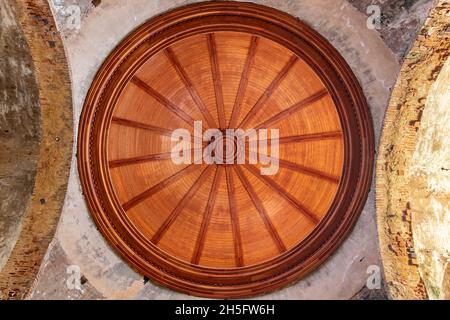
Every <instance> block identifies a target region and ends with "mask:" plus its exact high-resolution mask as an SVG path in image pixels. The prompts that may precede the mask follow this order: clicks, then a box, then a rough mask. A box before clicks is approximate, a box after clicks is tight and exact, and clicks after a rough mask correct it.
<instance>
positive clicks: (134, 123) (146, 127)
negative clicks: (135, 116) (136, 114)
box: [112, 117, 173, 137]
mask: <svg viewBox="0 0 450 320" xmlns="http://www.w3.org/2000/svg"><path fill="white" fill-rule="evenodd" d="M112 122H113V123H116V124H118V125H121V126H125V127H132V128H137V129H143V130H147V131H151V132H155V133H159V134H161V135H163V136H168V137H170V136H172V132H173V130H170V129H166V128H160V127H156V126H152V125H150V124H145V123H141V122H137V121H133V120H128V119H122V118H118V117H114V118H112Z"/></svg>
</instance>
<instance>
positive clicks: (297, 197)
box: [78, 2, 374, 298]
mask: <svg viewBox="0 0 450 320" xmlns="http://www.w3.org/2000/svg"><path fill="white" fill-rule="evenodd" d="M200 121H201V124H202V127H201V128H200V129H199V128H198V125H199V123H200ZM179 129H181V130H182V131H181V132H183V134H184V135H185V136H186V137H189V139H191V135H194V131H195V130H197V131H196V132H200V133H207V132H208V129H217V130H216V131H215V132H216V133H217V132H220V133H223V134H222V135H220V136H216V137H214V138H206V136H205V137H204V139H203V141H201V142H200V143H199V144H198V143H197V144H196V145H193V144H189V148H188V149H187V151H186V150H185V151H184V153H183V154H181V155H184V156H187V153H190V155H191V157H190V159H189V157H186V159H187V160H190V161H184V162H183V163H180V161H174V158H173V154H172V153H171V152H172V151H173V150H174V145H176V144H177V143H179V141H175V140H174V139H173V137H172V134H173V133H174V131H175V130H179ZM227 129H228V130H229V129H234V130H238V129H242V130H244V131H247V132H251V131H249V130H252V129H253V130H254V132H256V134H258V133H259V134H260V135H259V136H258V135H257V136H258V137H259V144H257V145H253V146H250V147H246V148H244V150H245V151H246V152H245V158H244V160H245V161H244V162H245V163H239V164H238V161H236V160H237V154H236V150H237V148H236V147H237V143H236V138H234V137H232V136H229V135H228V132H229V131H227ZM263 129H267V130H268V131H269V132H270V136H267V137H265V139H264V137H263V136H262V134H263V133H264V130H263ZM271 130H272V131H271ZM274 130H278V132H279V147H278V148H277V150H278V153H277V152H276V150H275V148H276V147H277V146H276V145H271V144H270V142H273V141H276V140H270V139H269V137H270V138H275V137H276V131H274ZM261 137H263V138H261ZM218 140H221V141H223V142H224V144H223V145H224V146H226V145H228V147H229V149H227V148H226V147H224V148H223V152H222V151H221V150H222V149H219V150H218V151H217V154H215V153H213V156H214V158H213V161H210V162H206V161H204V160H205V159H204V158H202V157H201V155H202V154H203V152H205V150H207V149H208V146H211V144H213V143H217V141H218ZM186 141H187V140H186ZM189 141H194V139H192V140H189ZM264 143H268V145H269V147H268V150H266V151H268V155H269V157H268V158H267V157H266V158H264V157H263V155H264V152H263V151H264V149H263V148H262V146H263V145H264ZM78 147H79V153H78V155H79V171H80V177H81V182H82V185H83V189H84V192H85V196H86V199H87V203H88V205H89V209H90V211H91V213H92V216H93V218H94V220H95V221H96V223H97V225H98V227H99V229H100V231H101V232H102V233H103V235H104V236H105V237H106V239H107V240H108V241H109V242H110V244H111V245H112V246H113V247H114V248H116V249H117V250H118V251H119V252H120V253H121V254H122V256H123V257H124V258H125V259H126V260H127V261H128V262H129V263H130V264H131V265H132V266H133V267H135V268H136V269H137V270H138V271H140V272H141V273H143V274H144V275H146V276H148V277H150V278H151V279H153V280H154V281H156V282H159V283H161V284H163V285H166V286H169V287H171V288H173V289H176V290H180V291H182V292H186V293H189V294H195V295H200V296H207V297H225V298H231V297H243V296H251V295H255V294H260V293H264V292H268V291H271V290H274V289H276V288H279V287H281V286H283V285H286V284H288V283H289V282H292V281H294V280H296V279H298V278H300V277H301V276H303V275H305V274H306V273H308V272H310V271H311V270H313V269H314V268H315V267H317V266H318V265H319V264H320V263H321V262H323V261H324V260H325V259H326V258H327V257H328V256H329V255H330V254H331V253H332V251H333V250H334V249H335V248H336V247H337V245H338V244H339V243H340V242H341V241H342V240H343V239H344V238H345V236H346V235H347V233H348V232H349V231H350V229H351V227H352V226H353V224H354V223H355V221H356V219H357V217H358V215H359V213H360V212H361V210H362V207H363V205H364V203H365V200H366V197H367V193H368V190H369V187H370V181H371V174H372V165H373V154H374V146H373V132H372V123H371V119H370V115H369V111H368V108H367V105H366V103H365V99H364V97H363V94H362V92H361V89H360V87H359V85H358V83H357V80H356V79H355V77H354V76H353V74H352V73H351V71H350V68H349V67H348V65H347V64H346V63H345V61H344V60H343V58H342V57H341V56H340V55H339V54H338V53H337V52H336V50H334V49H333V48H332V47H331V46H330V44H329V43H328V42H327V41H326V40H324V39H323V38H322V37H321V36H319V35H318V34H317V33H315V32H314V31H313V30H311V29H310V28H309V27H307V26H306V25H304V24H303V23H301V22H299V21H298V20H296V19H294V18H292V17H291V16H289V15H286V14H284V13H281V12H279V11H276V10H274V9H270V8H267V7H262V6H258V5H254V4H247V3H245V4H244V3H234V2H211V3H203V4H196V5H191V6H187V7H183V8H181V9H178V10H175V11H173V12H169V13H166V14H164V15H162V16H160V17H157V18H155V19H153V20H151V21H149V22H147V23H146V24H145V25H143V26H142V27H140V28H139V29H138V30H136V31H135V32H133V33H132V34H131V35H130V36H128V37H127V38H126V39H125V40H124V41H123V42H122V43H121V44H120V45H119V46H118V47H117V48H116V49H115V50H114V52H113V53H112V54H111V56H110V57H109V58H108V59H107V61H106V62H105V63H104V64H103V66H102V68H101V70H100V71H99V72H98V74H97V76H96V78H95V79H94V82H93V84H92V87H91V89H90V91H89V94H88V96H87V98H86V102H85V106H84V109H83V113H82V116H81V123H80V133H79V140H78ZM233 147H234V149H233ZM230 151H231V153H230ZM251 151H254V153H256V155H257V161H256V163H255V162H252V161H251V159H250V152H251ZM199 154H200V158H198V157H197V158H196V157H195V155H199ZM221 160H229V161H221ZM264 160H266V162H264ZM276 164H278V165H276ZM270 165H273V166H274V167H275V170H273V171H272V172H271V174H262V172H263V169H264V168H267V167H268V166H270Z"/></svg>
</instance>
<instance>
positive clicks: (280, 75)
mask: <svg viewBox="0 0 450 320" xmlns="http://www.w3.org/2000/svg"><path fill="white" fill-rule="evenodd" d="M297 61H298V58H297V56H296V55H293V56H292V57H291V58H290V59H289V61H288V62H287V63H286V65H285V66H284V67H283V69H281V70H280V72H279V73H278V75H277V76H276V77H275V79H273V81H272V83H271V84H270V85H269V86H268V87H267V89H266V90H265V91H264V93H263V95H262V96H261V97H260V98H259V99H258V101H257V102H256V104H255V105H254V106H253V107H252V108H251V109H250V111H249V112H248V113H247V115H246V116H245V118H244V119H243V120H242V121H241V123H240V124H239V125H238V128H242V129H244V128H245V126H246V125H247V124H248V122H249V121H250V120H251V119H252V118H253V117H254V116H255V115H256V114H257V113H258V111H259V109H260V108H261V107H262V106H263V105H264V104H265V103H266V101H267V100H268V99H269V97H270V96H271V95H272V93H273V92H274V91H275V90H276V89H277V88H278V86H279V85H280V83H281V81H283V79H284V78H286V76H287V75H288V73H289V71H290V70H291V68H292V67H293V66H294V65H295V63H296V62H297Z"/></svg>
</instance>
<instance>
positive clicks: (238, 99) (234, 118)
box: [228, 36, 259, 129]
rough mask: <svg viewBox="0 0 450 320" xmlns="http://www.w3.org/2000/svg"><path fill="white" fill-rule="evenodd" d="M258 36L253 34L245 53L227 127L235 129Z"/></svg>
mask: <svg viewBox="0 0 450 320" xmlns="http://www.w3.org/2000/svg"><path fill="white" fill-rule="evenodd" d="M258 43H259V38H258V37H256V36H253V37H252V39H251V41H250V47H249V49H248V53H247V59H246V61H245V65H244V70H243V71H242V76H241V81H240V82H239V88H238V92H237V94H236V99H235V101H234V106H233V111H232V112H231V118H230V123H229V125H228V127H229V128H232V129H235V127H236V124H237V119H238V117H239V113H240V111H241V106H242V101H243V100H244V95H245V91H246V90H247V85H248V79H249V75H250V70H251V68H252V66H253V63H254V60H255V56H256V50H257V48H258Z"/></svg>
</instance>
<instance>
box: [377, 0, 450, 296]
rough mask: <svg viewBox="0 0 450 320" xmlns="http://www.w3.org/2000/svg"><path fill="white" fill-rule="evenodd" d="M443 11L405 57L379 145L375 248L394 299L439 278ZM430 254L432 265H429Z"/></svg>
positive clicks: (448, 6) (443, 223) (445, 4)
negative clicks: (436, 256)
mask: <svg viewBox="0 0 450 320" xmlns="http://www.w3.org/2000/svg"><path fill="white" fill-rule="evenodd" d="M449 13H450V2H449V1H448V0H441V1H440V2H439V4H438V5H437V6H436V7H435V8H434V9H433V10H432V12H431V13H430V16H429V18H428V19H427V21H426V23H425V26H424V27H423V28H422V30H421V32H420V35H419V37H418V39H417V41H416V42H415V44H414V46H413V48H412V49H411V51H410V52H409V54H408V56H407V57H406V59H405V62H404V65H403V67H402V71H401V73H400V76H399V79H398V81H397V84H396V86H395V89H394V92H393V94H392V98H391V102H390V104H389V107H388V110H387V114H386V120H385V128H384V130H383V136H382V140H381V143H380V149H379V155H378V162H377V185H376V188H377V197H376V199H377V216H378V230H379V237H380V251H381V256H382V260H383V266H384V271H385V276H386V283H387V287H388V292H389V294H390V297H392V298H395V299H425V298H427V297H431V298H436V297H437V296H439V295H440V292H439V290H437V289H436V286H439V287H440V283H439V282H442V274H443V268H444V266H443V265H444V261H443V259H444V260H445V256H444V251H445V250H446V249H447V248H448V247H447V246H446V244H439V245H438V244H437V242H438V241H445V240H447V239H448V230H449V226H448V207H447V206H448V198H447V197H448V194H446V193H445V192H443V191H442V190H447V189H446V188H447V186H446V185H447V183H448V182H447V180H446V179H448V178H446V177H447V173H446V171H445V170H442V168H444V169H445V168H446V166H447V165H448V162H447V161H448V142H447V139H448V130H447V129H448V127H446V126H447V125H448V121H447V123H445V121H446V119H448V104H445V100H446V99H448V97H447V98H446V95H445V94H444V93H443V92H442V91H444V92H445V90H447V94H448V83H447V82H446V80H445V78H446V77H447V76H446V75H445V73H444V74H443V76H442V77H443V79H444V80H442V81H443V82H442V83H439V82H438V83H437V84H435V82H436V79H437V78H438V76H439V74H440V72H441V70H442V68H443V66H444V63H445V61H446V60H447V58H448V56H449V55H450V41H449V34H448V30H449V29H448V28H449V26H450V16H449ZM445 110H447V111H445ZM424 114H426V117H425V118H424ZM437 119H439V121H437ZM422 124H423V125H422ZM442 130H444V131H442ZM438 167H440V168H439V169H437V168H438ZM446 199H447V200H446ZM446 208H447V209H446ZM446 214H447V216H446ZM439 225H440V227H439V228H438V226H439ZM446 232H447V234H445V233H446ZM433 233H436V234H433ZM435 236H438V237H436V238H435ZM447 243H448V242H447ZM427 250H430V253H427ZM433 251H434V252H436V253H437V255H438V256H439V257H438V258H439V259H438V260H440V261H441V262H440V263H434V262H433V263H432V262H431V261H432V259H433V258H432V257H431V255H432V253H431V252H433ZM427 273H428V274H427Z"/></svg>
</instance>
